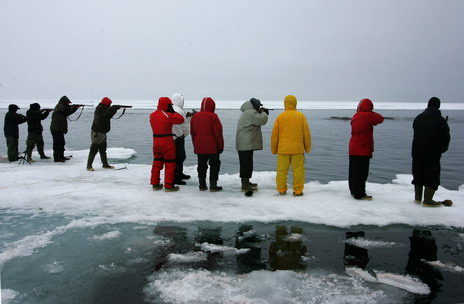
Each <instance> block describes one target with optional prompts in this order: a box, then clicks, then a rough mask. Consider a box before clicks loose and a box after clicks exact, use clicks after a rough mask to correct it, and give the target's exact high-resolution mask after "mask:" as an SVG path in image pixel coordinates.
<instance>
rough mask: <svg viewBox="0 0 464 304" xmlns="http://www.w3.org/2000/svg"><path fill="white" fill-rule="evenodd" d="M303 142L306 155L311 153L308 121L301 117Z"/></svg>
mask: <svg viewBox="0 0 464 304" xmlns="http://www.w3.org/2000/svg"><path fill="white" fill-rule="evenodd" d="M303 141H304V148H305V151H306V153H309V152H310V151H311V131H310V130H309V124H308V120H307V119H306V117H305V116H303Z"/></svg>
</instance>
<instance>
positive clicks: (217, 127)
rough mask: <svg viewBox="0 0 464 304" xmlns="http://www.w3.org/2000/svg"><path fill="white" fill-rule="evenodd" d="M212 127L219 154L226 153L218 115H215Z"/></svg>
mask: <svg viewBox="0 0 464 304" xmlns="http://www.w3.org/2000/svg"><path fill="white" fill-rule="evenodd" d="M212 126H213V132H214V137H215V138H216V144H217V146H218V149H219V153H222V151H224V136H223V134H222V124H221V121H220V120H219V117H218V116H217V115H215V116H214V118H213V121H212Z"/></svg>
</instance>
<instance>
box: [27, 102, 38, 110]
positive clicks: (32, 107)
mask: <svg viewBox="0 0 464 304" xmlns="http://www.w3.org/2000/svg"><path fill="white" fill-rule="evenodd" d="M29 109H30V110H33V111H38V110H40V105H39V104H38V103H31V104H30V105H29Z"/></svg>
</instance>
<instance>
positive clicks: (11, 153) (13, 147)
mask: <svg viewBox="0 0 464 304" xmlns="http://www.w3.org/2000/svg"><path fill="white" fill-rule="evenodd" d="M6 145H7V147H8V160H9V161H10V162H14V161H17V160H18V159H19V158H18V138H16V137H14V136H8V137H7V138H6Z"/></svg>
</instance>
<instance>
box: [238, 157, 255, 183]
mask: <svg viewBox="0 0 464 304" xmlns="http://www.w3.org/2000/svg"><path fill="white" fill-rule="evenodd" d="M238 158H239V162H240V178H241V183H242V189H241V190H242V191H252V190H255V189H256V187H257V184H251V183H250V178H251V175H252V172H253V150H250V151H238Z"/></svg>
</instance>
